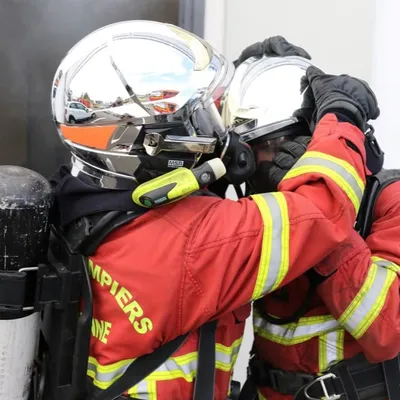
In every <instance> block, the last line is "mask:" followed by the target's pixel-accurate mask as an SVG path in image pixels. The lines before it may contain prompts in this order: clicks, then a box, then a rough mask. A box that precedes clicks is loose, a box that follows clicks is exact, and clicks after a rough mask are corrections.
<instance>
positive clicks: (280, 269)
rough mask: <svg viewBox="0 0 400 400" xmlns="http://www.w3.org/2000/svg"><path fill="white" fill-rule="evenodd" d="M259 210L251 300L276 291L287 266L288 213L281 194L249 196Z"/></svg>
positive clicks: (283, 277)
mask: <svg viewBox="0 0 400 400" xmlns="http://www.w3.org/2000/svg"><path fill="white" fill-rule="evenodd" d="M252 198H253V200H254V201H255V203H256V204H257V207H258V209H259V210H260V213H261V216H262V219H263V224H264V232H263V243H262V250H261V256H260V265H259V267H258V274H257V281H256V285H255V287H254V290H253V295H252V298H251V300H256V299H259V298H260V297H262V296H264V295H265V294H267V293H269V292H271V291H273V290H275V289H276V288H277V287H279V285H280V284H281V283H282V281H283V280H284V279H285V276H286V274H287V271H288V268H289V235H290V231H289V213H288V207H287V204H286V199H285V196H284V195H283V194H282V193H264V194H256V195H253V196H252Z"/></svg>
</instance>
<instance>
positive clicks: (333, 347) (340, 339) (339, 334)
mask: <svg viewBox="0 0 400 400" xmlns="http://www.w3.org/2000/svg"><path fill="white" fill-rule="evenodd" d="M318 341H319V346H318V347H319V351H318V358H319V372H325V371H326V370H327V369H328V368H329V367H330V366H332V365H335V364H337V363H338V362H339V361H341V360H343V358H344V354H343V351H344V330H343V329H338V330H336V331H333V332H328V333H324V334H322V335H321V336H319V338H318Z"/></svg>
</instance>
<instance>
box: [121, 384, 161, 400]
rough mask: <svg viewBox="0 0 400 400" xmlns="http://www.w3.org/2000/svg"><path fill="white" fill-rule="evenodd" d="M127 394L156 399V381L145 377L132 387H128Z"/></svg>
mask: <svg viewBox="0 0 400 400" xmlns="http://www.w3.org/2000/svg"><path fill="white" fill-rule="evenodd" d="M128 395H129V396H130V397H133V398H135V399H141V400H142V399H143V400H157V386H156V381H154V380H151V379H145V380H144V381H142V382H140V383H139V384H137V385H136V386H134V387H133V388H131V389H129V390H128Z"/></svg>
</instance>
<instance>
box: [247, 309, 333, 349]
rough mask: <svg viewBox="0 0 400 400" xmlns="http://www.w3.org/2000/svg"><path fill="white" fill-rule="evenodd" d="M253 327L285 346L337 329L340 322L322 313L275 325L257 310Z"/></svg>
mask: <svg viewBox="0 0 400 400" xmlns="http://www.w3.org/2000/svg"><path fill="white" fill-rule="evenodd" d="M253 327H254V333H255V334H256V335H259V336H261V337H263V338H264V339H267V340H270V341H271V342H274V343H279V344H281V345H283V346H293V345H295V344H299V343H303V342H306V341H308V340H310V339H312V338H313V337H316V336H320V335H322V334H324V333H328V332H332V331H335V330H337V329H338V328H339V324H338V322H337V321H336V320H335V319H334V318H333V317H332V316H331V315H321V316H315V317H303V318H300V319H299V320H298V321H297V322H293V323H291V324H286V325H274V324H270V323H269V322H267V321H266V320H264V319H263V318H261V316H260V315H259V314H258V313H257V312H256V311H255V312H254V316H253Z"/></svg>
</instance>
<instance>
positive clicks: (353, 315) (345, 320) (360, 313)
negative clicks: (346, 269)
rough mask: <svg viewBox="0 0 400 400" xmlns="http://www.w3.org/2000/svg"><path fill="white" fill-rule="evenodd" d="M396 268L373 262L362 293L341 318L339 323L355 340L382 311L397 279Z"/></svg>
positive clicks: (389, 263)
mask: <svg viewBox="0 0 400 400" xmlns="http://www.w3.org/2000/svg"><path fill="white" fill-rule="evenodd" d="M394 266H395V264H393V263H391V262H389V261H386V260H383V259H380V260H377V261H375V262H373V264H372V265H371V267H370V269H369V271H368V274H367V278H366V279H365V282H364V284H363V286H362V287H361V289H360V291H359V292H358V293H357V295H356V297H355V298H354V299H353V301H352V302H351V303H350V305H349V306H348V307H347V309H346V311H345V312H344V313H343V314H342V315H341V316H340V318H339V320H338V321H339V323H340V324H341V325H343V326H344V327H345V328H346V330H347V331H348V332H349V333H351V335H352V336H353V337H354V338H355V339H359V338H360V337H361V336H362V335H364V333H365V332H366V331H367V330H368V328H369V327H370V326H371V325H372V323H373V322H374V321H375V319H376V317H377V316H378V315H379V313H380V311H381V310H382V308H383V305H384V304H385V301H386V297H387V294H388V291H389V288H390V286H391V285H392V283H393V282H394V281H395V279H396V277H397V273H396V272H394V271H393V268H394ZM396 267H397V266H396Z"/></svg>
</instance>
